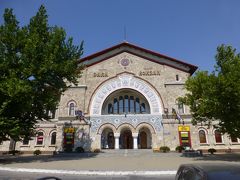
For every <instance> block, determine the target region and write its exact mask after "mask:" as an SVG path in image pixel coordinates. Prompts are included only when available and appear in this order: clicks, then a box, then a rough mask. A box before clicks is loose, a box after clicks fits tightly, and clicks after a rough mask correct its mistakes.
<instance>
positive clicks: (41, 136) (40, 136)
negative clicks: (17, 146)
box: [36, 131, 43, 145]
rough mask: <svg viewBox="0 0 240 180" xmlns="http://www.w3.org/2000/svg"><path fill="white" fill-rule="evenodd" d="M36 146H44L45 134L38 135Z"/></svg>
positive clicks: (39, 133)
mask: <svg viewBox="0 0 240 180" xmlns="http://www.w3.org/2000/svg"><path fill="white" fill-rule="evenodd" d="M36 145H43V132H41V131H40V132H38V133H37V143H36Z"/></svg>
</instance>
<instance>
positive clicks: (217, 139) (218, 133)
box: [214, 130, 222, 143]
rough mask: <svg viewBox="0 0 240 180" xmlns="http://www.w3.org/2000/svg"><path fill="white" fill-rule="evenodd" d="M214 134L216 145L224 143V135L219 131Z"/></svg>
mask: <svg viewBox="0 0 240 180" xmlns="http://www.w3.org/2000/svg"><path fill="white" fill-rule="evenodd" d="M214 134H215V141H216V143H222V134H221V133H220V132H219V131H218V130H216V131H215V133H214Z"/></svg>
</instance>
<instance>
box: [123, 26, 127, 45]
mask: <svg viewBox="0 0 240 180" xmlns="http://www.w3.org/2000/svg"><path fill="white" fill-rule="evenodd" d="M123 31H124V42H127V30H126V25H124V29H123Z"/></svg>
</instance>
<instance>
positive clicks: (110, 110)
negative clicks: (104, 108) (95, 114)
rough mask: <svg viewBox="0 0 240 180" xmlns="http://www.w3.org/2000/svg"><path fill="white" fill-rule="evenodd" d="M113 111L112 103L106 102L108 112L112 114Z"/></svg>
mask: <svg viewBox="0 0 240 180" xmlns="http://www.w3.org/2000/svg"><path fill="white" fill-rule="evenodd" d="M112 113H113V106H112V104H111V103H110V104H108V114H112Z"/></svg>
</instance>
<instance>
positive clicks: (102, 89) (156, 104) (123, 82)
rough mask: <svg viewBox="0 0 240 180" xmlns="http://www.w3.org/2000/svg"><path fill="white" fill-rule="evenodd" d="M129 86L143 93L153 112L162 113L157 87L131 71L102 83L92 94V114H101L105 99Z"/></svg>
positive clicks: (90, 107)
mask: <svg viewBox="0 0 240 180" xmlns="http://www.w3.org/2000/svg"><path fill="white" fill-rule="evenodd" d="M123 88H128V89H133V90H135V91H138V92H139V93H141V94H142V95H143V96H144V97H145V98H146V99H147V101H148V103H149V106H150V111H151V112H150V113H151V114H158V115H161V114H162V105H161V101H160V97H159V96H158V94H157V92H156V91H155V89H154V88H153V87H152V86H151V85H150V84H149V83H147V82H146V81H144V80H143V79H140V78H137V77H135V76H133V75H132V74H129V73H123V74H120V75H118V76H116V77H115V78H112V79H109V80H108V81H105V82H104V83H103V84H101V85H100V86H99V87H98V89H97V90H96V91H95V93H94V95H93V96H92V99H91V102H90V106H89V109H90V110H89V111H90V115H96V116H97V115H101V109H102V106H103V103H104V101H105V99H106V98H107V97H108V96H109V95H110V94H111V93H113V92H114V91H116V90H119V89H123Z"/></svg>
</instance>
